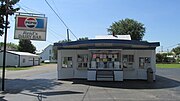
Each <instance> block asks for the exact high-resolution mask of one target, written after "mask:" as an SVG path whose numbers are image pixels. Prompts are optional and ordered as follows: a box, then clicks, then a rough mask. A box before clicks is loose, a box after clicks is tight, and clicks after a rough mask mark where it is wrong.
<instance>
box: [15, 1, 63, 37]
mask: <svg viewBox="0 0 180 101" xmlns="http://www.w3.org/2000/svg"><path fill="white" fill-rule="evenodd" d="M18 6H19V7H20V8H21V9H23V10H24V11H25V12H27V10H26V9H28V10H30V11H32V12H33V11H35V12H38V13H41V12H39V11H37V10H35V9H31V8H29V7H27V6H25V5H22V4H21V5H20V4H18ZM23 7H25V8H26V9H24V8H23ZM48 29H49V31H51V32H52V33H51V35H53V37H55V38H56V39H58V37H63V38H66V37H65V36H64V35H61V34H57V33H56V31H54V30H53V28H52V27H51V26H50V25H49V27H48ZM56 34H57V35H56ZM59 35H60V36H59Z"/></svg>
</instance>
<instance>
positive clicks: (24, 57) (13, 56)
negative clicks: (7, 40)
mask: <svg viewBox="0 0 180 101" xmlns="http://www.w3.org/2000/svg"><path fill="white" fill-rule="evenodd" d="M2 65H3V51H1V52H0V66H2ZM37 65H40V60H39V56H38V55H35V54H31V53H27V52H16V51H7V52H6V66H12V67H22V66H37Z"/></svg>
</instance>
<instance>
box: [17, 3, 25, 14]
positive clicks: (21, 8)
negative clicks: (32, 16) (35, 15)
mask: <svg viewBox="0 0 180 101" xmlns="http://www.w3.org/2000/svg"><path fill="white" fill-rule="evenodd" d="M17 5H18V6H19V8H21V9H22V10H23V11H25V12H26V13H27V11H26V10H25V9H24V8H22V7H21V6H20V5H19V4H17Z"/></svg>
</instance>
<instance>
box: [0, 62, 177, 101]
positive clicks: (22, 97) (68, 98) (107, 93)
mask: <svg viewBox="0 0 180 101" xmlns="http://www.w3.org/2000/svg"><path fill="white" fill-rule="evenodd" d="M179 73H180V69H157V80H156V82H153V83H147V82H146V81H140V80H138V81H136V80H133V81H132V80H127V81H123V82H88V81H86V80H64V81H62V80H57V72H56V64H47V65H43V66H38V67H36V68H33V69H31V70H23V71H7V74H6V78H7V80H6V92H3V93H1V94H0V101H140V100H144V101H147V100H148V101H149V100H153V101H154V100H155V101H168V100H169V101H180V96H179V95H180V76H179Z"/></svg>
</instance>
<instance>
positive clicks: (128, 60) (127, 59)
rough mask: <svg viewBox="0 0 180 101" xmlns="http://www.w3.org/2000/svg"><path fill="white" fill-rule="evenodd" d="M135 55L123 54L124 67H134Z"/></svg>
mask: <svg viewBox="0 0 180 101" xmlns="http://www.w3.org/2000/svg"><path fill="white" fill-rule="evenodd" d="M133 62H134V55H123V68H132V67H133Z"/></svg>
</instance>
